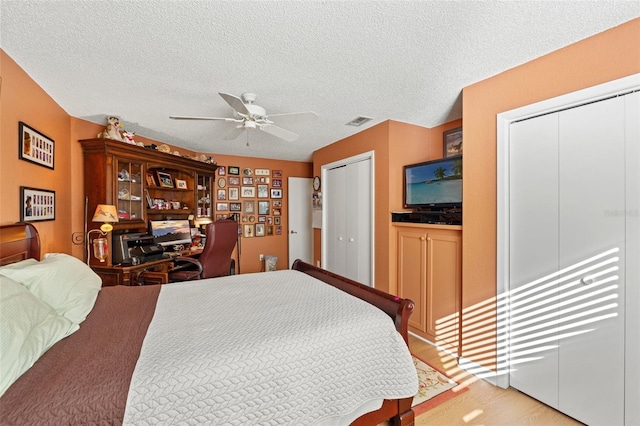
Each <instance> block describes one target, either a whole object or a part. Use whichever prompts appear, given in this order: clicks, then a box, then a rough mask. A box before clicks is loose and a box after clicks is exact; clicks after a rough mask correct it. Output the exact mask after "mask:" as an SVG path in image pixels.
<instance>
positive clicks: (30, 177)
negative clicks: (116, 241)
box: [0, 50, 82, 253]
mask: <svg viewBox="0 0 640 426" xmlns="http://www.w3.org/2000/svg"><path fill="white" fill-rule="evenodd" d="M0 76H1V77H2V92H1V95H0V108H1V114H0V140H1V142H0V165H1V167H0V203H1V207H0V223H1V224H7V223H14V222H17V221H19V220H20V211H21V206H20V186H28V187H34V188H39V189H47V190H52V191H55V194H56V212H55V215H56V219H55V220H54V221H46V222H34V225H35V227H36V228H37V229H38V231H39V233H40V242H41V244H42V249H43V253H45V252H51V251H56V252H65V253H71V252H72V245H73V244H72V242H71V233H72V231H74V230H76V229H75V228H74V226H73V224H74V216H75V213H77V212H76V211H74V210H73V209H72V208H71V205H72V196H73V186H72V180H71V176H72V175H71V172H70V171H71V170H72V169H73V162H72V161H73V156H72V153H71V152H72V149H71V145H72V144H71V142H70V140H71V139H70V126H69V115H67V113H66V112H65V111H64V110H63V109H62V108H60V106H59V105H58V104H56V102H55V101H54V100H53V99H51V97H50V96H49V95H47V93H46V92H44V90H42V88H41V87H40V86H38V84H36V83H35V82H34V81H33V80H32V79H31V78H30V77H29V76H28V75H27V74H26V73H25V72H24V71H23V70H22V69H21V68H20V67H19V66H18V65H17V64H16V63H15V62H14V61H13V60H12V59H11V58H10V57H9V56H8V55H6V54H5V52H4V51H3V50H0ZM19 121H22V122H24V123H26V124H27V125H29V126H30V127H32V128H34V129H36V130H38V131H39V132H41V133H43V134H45V135H46V136H48V137H49V138H51V139H53V141H54V143H55V146H54V154H55V159H54V167H55V169H54V170H51V169H49V168H46V167H43V166H39V165H37V164H34V163H31V162H28V161H24V160H20V159H19V157H18V122H19ZM81 229H82V228H80V230H81Z"/></svg>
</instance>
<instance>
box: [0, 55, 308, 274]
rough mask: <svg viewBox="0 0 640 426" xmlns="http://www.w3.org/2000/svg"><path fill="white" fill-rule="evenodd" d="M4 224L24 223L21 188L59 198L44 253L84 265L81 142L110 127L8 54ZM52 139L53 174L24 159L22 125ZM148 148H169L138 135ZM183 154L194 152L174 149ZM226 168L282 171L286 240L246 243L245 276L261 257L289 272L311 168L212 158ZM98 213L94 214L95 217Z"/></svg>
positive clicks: (0, 214) (1, 189)
mask: <svg viewBox="0 0 640 426" xmlns="http://www.w3.org/2000/svg"><path fill="white" fill-rule="evenodd" d="M0 76H1V77H2V86H1V89H2V91H1V92H0V93H1V96H0V112H1V114H0V116H1V119H0V141H1V145H0V182H1V184H0V224H9V223H14V222H17V221H19V220H20V205H19V204H20V193H19V188H20V186H30V187H36V188H42V189H49V190H54V191H55V192H56V219H55V220H54V221H47V222H34V225H35V226H36V228H37V229H38V232H39V233H40V239H41V243H42V253H43V254H44V253H47V252H60V253H68V254H72V255H73V256H75V257H77V258H79V259H82V258H83V256H84V250H83V245H82V237H83V235H84V234H83V231H84V201H83V200H84V187H83V181H84V179H83V155H82V147H81V146H80V144H79V143H78V142H77V141H78V140H79V139H91V138H95V137H96V135H97V134H98V133H99V132H100V131H102V129H103V128H104V126H102V125H98V124H95V123H91V122H88V121H85V120H82V119H78V118H75V117H71V116H69V115H68V114H67V113H66V112H65V111H64V110H63V109H62V108H61V107H60V106H59V105H58V104H57V103H56V102H55V101H54V100H53V99H51V97H50V96H49V95H48V94H47V93H46V92H45V91H44V90H43V89H42V88H41V87H40V86H38V84H37V83H36V82H34V81H33V80H32V79H31V78H30V77H29V75H27V73H25V72H24V70H22V68H20V67H19V66H18V65H17V64H16V63H15V61H13V59H11V58H10V57H9V56H8V55H7V54H6V53H5V52H4V51H3V50H0ZM19 121H23V122H25V123H26V124H28V125H29V126H31V127H33V128H35V129H37V130H38V131H40V132H42V133H44V134H46V135H47V136H49V137H50V138H51V139H53V140H54V141H55V169H54V170H51V169H48V168H45V167H41V166H38V165H36V164H33V163H30V162H27V161H23V160H19V159H18V122H19ZM135 140H136V141H140V142H143V143H145V144H147V145H148V144H150V143H155V144H156V145H161V144H163V143H164V142H162V141H157V140H153V139H149V138H145V137H143V136H140V135H136V137H135ZM169 146H170V147H171V149H172V150H174V149H177V150H178V151H180V153H181V154H185V155H194V154H195V153H194V152H193V151H190V150H187V149H184V148H180V147H175V146H171V145H169ZM207 155H211V156H212V157H214V158H215V159H216V162H217V163H218V164H220V165H237V166H240V167H251V168H256V167H258V168H268V169H272V170H273V169H276V170H282V179H283V194H284V198H283V199H282V204H283V207H282V212H283V216H282V217H281V220H282V224H281V226H282V229H283V232H282V234H281V235H274V236H269V237H264V238H263V237H254V238H250V239H243V241H242V258H241V262H240V263H241V272H242V273H247V272H258V271H260V269H261V267H262V265H261V262H260V261H259V259H258V255H259V254H260V253H264V254H265V255H274V256H278V265H277V266H278V268H279V269H284V268H287V267H288V259H287V256H288V240H287V233H286V227H287V215H286V211H287V208H288V206H287V178H288V177H290V176H294V177H311V163H306V162H294V161H280V160H265V159H258V158H251V157H233V156H222V155H217V154H215V153H207ZM91 213H92V212H90V214H91Z"/></svg>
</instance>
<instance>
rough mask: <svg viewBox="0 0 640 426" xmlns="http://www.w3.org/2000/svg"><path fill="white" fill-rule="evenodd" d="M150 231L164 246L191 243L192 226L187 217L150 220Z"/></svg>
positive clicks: (155, 239)
mask: <svg viewBox="0 0 640 426" xmlns="http://www.w3.org/2000/svg"><path fill="white" fill-rule="evenodd" d="M149 233H150V234H151V235H152V236H153V239H154V241H155V242H156V243H158V244H160V245H162V246H163V247H171V246H174V245H178V244H191V228H190V226H189V220H187V219H172V220H150V221H149Z"/></svg>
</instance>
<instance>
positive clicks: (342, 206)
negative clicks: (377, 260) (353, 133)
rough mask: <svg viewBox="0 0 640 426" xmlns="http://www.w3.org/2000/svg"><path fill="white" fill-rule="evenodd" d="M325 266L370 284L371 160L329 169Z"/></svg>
mask: <svg viewBox="0 0 640 426" xmlns="http://www.w3.org/2000/svg"><path fill="white" fill-rule="evenodd" d="M325 181H326V182H325V188H326V189H325V194H324V200H323V202H324V205H325V208H326V211H327V213H326V223H325V229H326V231H325V232H326V237H325V242H326V244H327V249H326V251H325V255H326V259H325V265H324V266H325V268H326V269H327V270H329V271H331V272H335V273H336V274H340V275H343V276H345V277H347V278H351V279H352V280H355V281H358V282H360V283H362V284H366V285H371V284H372V276H371V244H372V242H371V241H372V238H371V210H372V200H371V188H372V183H371V160H370V159H366V160H361V161H356V162H353V163H349V164H346V165H344V166H339V167H336V168H333V169H330V170H327V172H326V174H325Z"/></svg>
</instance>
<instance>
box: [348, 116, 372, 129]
mask: <svg viewBox="0 0 640 426" xmlns="http://www.w3.org/2000/svg"><path fill="white" fill-rule="evenodd" d="M371 120H373V118H371V117H364V116H362V115H361V116H359V117H356V118H354V119H353V120H351V121H350V122H348V123H347V126H355V127H359V126H362V125H363V124H364V123H367V122H369V121H371Z"/></svg>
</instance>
